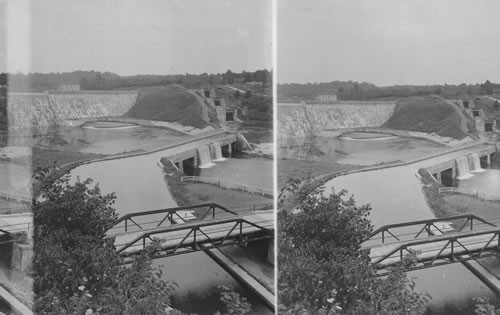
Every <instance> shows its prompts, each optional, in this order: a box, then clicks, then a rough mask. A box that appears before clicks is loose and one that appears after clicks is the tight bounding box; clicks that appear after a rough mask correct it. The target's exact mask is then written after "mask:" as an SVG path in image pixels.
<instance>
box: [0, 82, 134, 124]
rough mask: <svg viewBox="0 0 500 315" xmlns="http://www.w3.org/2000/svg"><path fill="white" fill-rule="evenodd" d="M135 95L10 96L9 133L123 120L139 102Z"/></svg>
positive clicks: (88, 92) (111, 93)
mask: <svg viewBox="0 0 500 315" xmlns="http://www.w3.org/2000/svg"><path fill="white" fill-rule="evenodd" d="M137 94H138V93H137V92H136V91H78V92H63V91H47V92H45V93H9V95H8V106H7V115H8V119H9V124H8V125H9V129H29V128H35V129H36V128H43V127H48V126H54V125H58V124H68V122H67V121H68V120H74V119H87V118H94V117H107V116H122V115H124V114H125V113H126V112H127V111H128V110H129V109H130V108H131V107H132V106H134V104H135V101H136V99H137Z"/></svg>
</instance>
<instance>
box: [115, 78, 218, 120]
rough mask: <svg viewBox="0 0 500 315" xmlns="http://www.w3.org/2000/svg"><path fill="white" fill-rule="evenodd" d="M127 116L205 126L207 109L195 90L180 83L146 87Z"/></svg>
mask: <svg viewBox="0 0 500 315" xmlns="http://www.w3.org/2000/svg"><path fill="white" fill-rule="evenodd" d="M125 116H126V117H131V118H139V119H149V120H160V121H167V122H177V123H179V124H181V125H184V126H192V127H195V128H200V129H202V128H205V127H207V126H208V125H209V123H208V120H209V118H208V115H207V110H206V108H205V105H204V104H203V102H201V101H200V99H199V98H197V97H196V95H194V93H193V92H191V91H189V90H188V89H186V88H183V87H181V86H178V85H171V86H158V87H150V88H145V89H143V90H141V91H140V92H139V96H138V97H137V101H136V103H135V105H134V106H133V107H132V108H131V109H130V110H129V111H128V112H127V113H126V114H125Z"/></svg>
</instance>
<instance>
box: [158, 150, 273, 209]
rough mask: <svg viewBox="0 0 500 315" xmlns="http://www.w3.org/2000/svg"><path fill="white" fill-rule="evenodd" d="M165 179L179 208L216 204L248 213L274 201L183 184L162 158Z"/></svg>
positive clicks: (206, 186)
mask: <svg viewBox="0 0 500 315" xmlns="http://www.w3.org/2000/svg"><path fill="white" fill-rule="evenodd" d="M161 162H162V164H163V165H164V167H163V169H164V172H165V174H166V175H165V178H166V181H167V184H168V188H169V190H170V193H171V194H172V196H173V197H174V199H175V201H176V202H177V204H178V205H179V206H188V205H194V204H200V203H209V202H214V203H217V204H220V205H221V206H224V207H227V208H228V209H230V210H234V211H236V212H247V211H248V210H249V209H253V207H254V205H255V206H256V208H257V209H259V208H260V207H262V206H263V205H266V204H267V205H270V204H272V203H273V200H272V199H270V198H266V197H263V196H260V195H255V194H248V193H245V192H240V191H235V190H232V189H225V188H221V187H218V186H215V185H211V184H202V183H189V184H186V183H181V177H182V174H181V173H180V172H179V171H178V170H177V169H176V168H175V167H174V166H173V165H172V163H170V161H169V160H168V159H165V158H162V159H161Z"/></svg>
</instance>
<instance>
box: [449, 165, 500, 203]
mask: <svg viewBox="0 0 500 315" xmlns="http://www.w3.org/2000/svg"><path fill="white" fill-rule="evenodd" d="M471 175H472V176H470V177H468V178H466V179H462V180H455V181H454V182H453V186H454V187H460V188H469V189H477V190H479V191H481V192H485V193H488V194H493V195H497V196H500V162H499V161H492V163H491V165H490V167H489V168H487V169H483V170H482V171H481V172H477V173H473V174H471Z"/></svg>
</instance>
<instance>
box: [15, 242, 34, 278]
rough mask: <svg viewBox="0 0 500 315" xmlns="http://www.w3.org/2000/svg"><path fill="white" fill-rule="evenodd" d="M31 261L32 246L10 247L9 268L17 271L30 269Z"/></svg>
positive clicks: (18, 245) (16, 244)
mask: <svg viewBox="0 0 500 315" xmlns="http://www.w3.org/2000/svg"><path fill="white" fill-rule="evenodd" d="M32 259H33V245H30V244H19V243H14V244H13V245H12V259H11V266H12V267H13V268H16V269H17V270H19V271H22V272H24V271H26V270H28V269H29V268H31V261H32Z"/></svg>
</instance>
